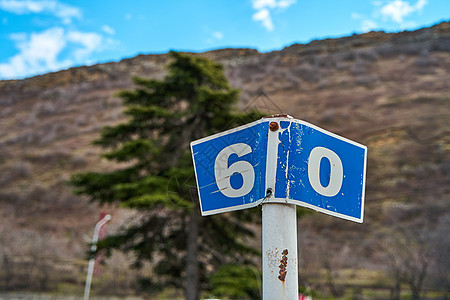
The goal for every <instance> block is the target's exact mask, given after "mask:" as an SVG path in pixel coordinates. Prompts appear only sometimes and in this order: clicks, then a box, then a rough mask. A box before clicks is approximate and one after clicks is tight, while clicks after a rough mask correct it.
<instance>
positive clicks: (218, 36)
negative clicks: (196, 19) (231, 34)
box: [212, 31, 223, 40]
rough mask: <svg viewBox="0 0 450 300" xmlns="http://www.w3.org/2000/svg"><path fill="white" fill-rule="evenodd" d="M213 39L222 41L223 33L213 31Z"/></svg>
mask: <svg viewBox="0 0 450 300" xmlns="http://www.w3.org/2000/svg"><path fill="white" fill-rule="evenodd" d="M212 36H213V38H215V39H216V40H221V39H223V33H222V32H219V31H215V32H213V34H212Z"/></svg>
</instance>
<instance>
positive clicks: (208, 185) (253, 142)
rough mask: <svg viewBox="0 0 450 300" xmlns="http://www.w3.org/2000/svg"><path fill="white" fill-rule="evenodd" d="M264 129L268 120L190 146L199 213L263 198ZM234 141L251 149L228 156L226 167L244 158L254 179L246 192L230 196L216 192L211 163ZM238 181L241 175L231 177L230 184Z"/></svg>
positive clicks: (265, 130) (237, 186)
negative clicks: (243, 153)
mask: <svg viewBox="0 0 450 300" xmlns="http://www.w3.org/2000/svg"><path fill="white" fill-rule="evenodd" d="M267 132H268V122H263V123H258V124H256V125H253V126H250V127H248V128H245V129H242V130H238V131H235V132H232V133H229V134H225V135H222V136H219V137H217V138H213V139H209V140H207V141H204V142H202V143H199V144H196V145H193V146H192V152H193V154H194V155H193V156H194V167H195V170H196V175H197V184H198V186H199V194H200V201H201V208H202V212H203V213H208V212H211V211H214V210H218V209H228V208H233V207H237V206H240V205H245V204H251V203H254V202H256V201H258V200H260V199H263V198H264V197H265V175H266V156H267ZM237 143H245V144H247V145H249V146H250V147H251V149H252V152H251V153H249V154H246V155H243V156H241V157H238V156H237V155H236V154H233V155H231V156H230V157H229V159H228V166H231V165H232V164H233V163H234V162H236V161H238V160H239V161H248V162H249V163H250V164H251V165H252V166H253V168H254V172H255V182H254V186H253V188H252V190H251V191H250V192H249V193H248V194H246V195H244V196H241V197H236V198H230V197H226V196H225V195H224V194H222V193H221V192H219V191H218V190H219V188H218V186H217V183H216V178H215V174H214V163H215V160H216V157H217V155H218V154H219V152H220V151H221V150H223V149H224V148H225V147H227V146H230V145H233V144H237ZM242 182H243V180H242V176H241V175H239V174H236V175H233V176H232V177H231V186H232V187H233V188H234V189H238V188H239V187H241V186H242Z"/></svg>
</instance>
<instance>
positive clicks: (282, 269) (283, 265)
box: [278, 249, 289, 282]
mask: <svg viewBox="0 0 450 300" xmlns="http://www.w3.org/2000/svg"><path fill="white" fill-rule="evenodd" d="M288 253H289V251H288V249H284V250H283V252H282V253H281V254H283V256H282V257H281V264H280V266H279V268H280V272H278V273H279V274H280V275H279V276H278V279H280V280H281V281H283V282H284V281H285V280H286V274H287V270H286V269H287V261H288V258H287V255H288Z"/></svg>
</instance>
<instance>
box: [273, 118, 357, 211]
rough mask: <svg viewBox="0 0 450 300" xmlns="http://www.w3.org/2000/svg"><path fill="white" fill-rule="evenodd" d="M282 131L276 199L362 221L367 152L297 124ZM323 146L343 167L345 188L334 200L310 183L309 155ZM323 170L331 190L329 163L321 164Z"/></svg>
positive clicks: (286, 124)
mask: <svg viewBox="0 0 450 300" xmlns="http://www.w3.org/2000/svg"><path fill="white" fill-rule="evenodd" d="M280 127H281V130H280V133H279V140H280V143H279V145H278V162H277V171H276V185H275V197H277V198H287V199H291V200H294V201H301V202H304V203H307V204H310V205H313V206H315V207H318V208H320V209H322V210H326V211H329V212H332V213H338V214H342V215H346V216H350V217H354V218H357V219H361V218H362V215H361V214H362V210H361V205H362V201H363V199H364V195H363V190H364V189H363V184H364V179H363V175H364V165H365V148H362V147H359V146H357V145H354V144H352V143H349V142H347V141H344V140H341V139H338V138H336V137H335V136H331V135H328V134H325V133H323V132H321V131H319V130H316V129H314V128H311V127H309V126H305V125H303V124H299V123H295V122H290V121H282V122H281V124H280ZM319 146H320V147H325V148H328V149H330V150H332V151H333V152H335V153H336V154H337V155H338V156H339V158H340V159H341V162H342V165H343V174H344V177H343V182H342V186H341V189H340V191H339V193H338V194H337V195H335V196H333V197H327V196H323V195H321V194H319V193H317V192H316V191H315V190H314V189H313V187H312V186H311V184H310V181H309V179H308V159H309V155H310V153H311V150H312V149H313V148H315V147H319ZM320 170H321V171H320V176H321V177H320V182H321V184H322V185H323V186H327V185H328V183H329V180H330V164H329V161H328V160H327V159H322V160H321V164H320Z"/></svg>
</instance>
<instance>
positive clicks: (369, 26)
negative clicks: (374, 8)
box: [361, 19, 378, 32]
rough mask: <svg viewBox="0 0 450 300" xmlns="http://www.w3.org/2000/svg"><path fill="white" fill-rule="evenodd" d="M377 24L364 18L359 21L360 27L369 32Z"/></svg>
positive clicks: (375, 27)
mask: <svg viewBox="0 0 450 300" xmlns="http://www.w3.org/2000/svg"><path fill="white" fill-rule="evenodd" d="M377 27H378V25H377V23H375V22H374V21H372V20H369V19H366V20H363V21H362V22H361V29H362V31H363V32H369V31H372V30H374V29H377Z"/></svg>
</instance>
